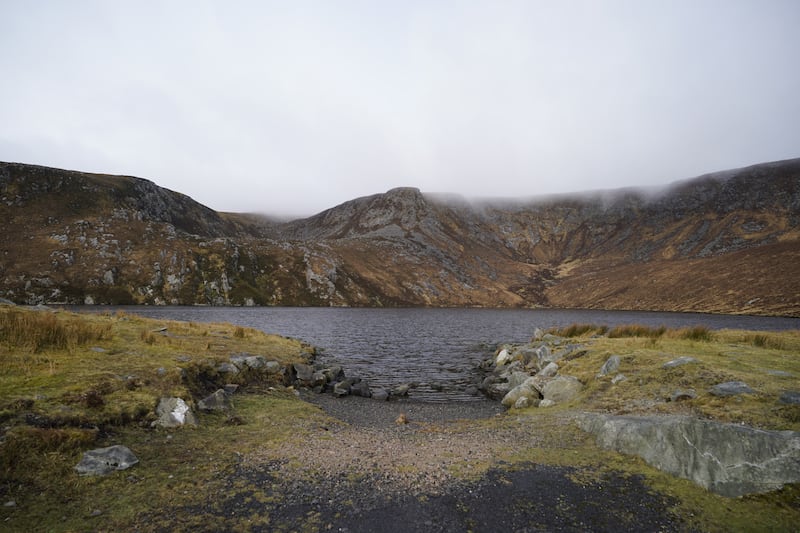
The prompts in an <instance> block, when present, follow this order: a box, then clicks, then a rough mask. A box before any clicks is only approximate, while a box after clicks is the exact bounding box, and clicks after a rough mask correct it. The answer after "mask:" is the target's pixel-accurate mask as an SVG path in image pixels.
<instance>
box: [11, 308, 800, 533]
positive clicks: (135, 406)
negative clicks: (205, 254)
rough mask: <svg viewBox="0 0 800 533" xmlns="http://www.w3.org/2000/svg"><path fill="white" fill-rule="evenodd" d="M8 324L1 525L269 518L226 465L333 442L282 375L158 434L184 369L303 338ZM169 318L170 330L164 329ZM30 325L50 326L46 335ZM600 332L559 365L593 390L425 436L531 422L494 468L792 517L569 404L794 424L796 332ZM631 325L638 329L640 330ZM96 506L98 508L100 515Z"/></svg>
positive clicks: (173, 524) (127, 321) (710, 525)
mask: <svg viewBox="0 0 800 533" xmlns="http://www.w3.org/2000/svg"><path fill="white" fill-rule="evenodd" d="M15 313H16V315H15V316H16V317H17V319H19V318H22V319H24V320H23V321H22V322H25V321H26V320H27V321H28V323H29V326H28V327H29V328H30V329H27V330H24V329H23V331H22V332H23V333H25V334H24V335H17V334H15V333H14V332H13V328H12V327H11V326H9V324H11V325H12V326H13V325H14V324H20V322H19V320H17V321H9V320H6V319H7V318H8V316H9V314H15ZM0 317H2V318H3V319H4V320H5V322H3V327H2V328H0V421H1V422H0V423H2V438H1V439H0V501H2V502H3V503H5V502H7V501H12V500H13V501H14V502H16V506H15V507H5V506H4V507H0V530H2V529H4V528H9V530H17V531H23V530H39V531H46V530H53V531H80V530H125V529H132V528H134V527H140V528H142V529H145V530H152V529H158V528H159V527H165V528H167V529H175V528H178V529H191V528H192V527H193V526H202V528H203V529H205V530H209V529H222V530H224V529H228V530H232V529H236V530H246V529H247V528H249V527H253V526H259V525H261V526H267V525H268V524H269V523H270V517H269V515H268V514H266V511H264V513H263V514H252V513H247V514H245V515H242V516H239V515H237V516H234V515H230V516H228V515H226V514H225V513H223V512H221V511H220V508H219V506H220V505H221V504H220V503H219V502H220V500H221V499H222V498H224V497H228V498H230V497H231V496H232V495H235V494H240V495H241V494H245V495H246V496H247V498H249V499H251V500H254V501H262V500H263V501H264V502H265V503H269V499H270V498H274V496H268V495H267V494H266V493H265V492H263V491H261V490H260V489H258V488H254V487H252V486H246V485H242V484H241V483H240V482H237V481H235V480H236V479H237V478H236V477H235V476H232V473H233V472H234V471H235V469H236V468H237V465H238V464H239V463H240V462H241V461H242V460H246V459H245V458H247V457H254V456H258V457H265V458H267V460H282V459H285V458H286V457H291V454H288V455H287V454H286V452H285V450H290V449H292V448H293V447H300V446H308V445H309V443H310V442H313V441H314V439H319V438H329V437H327V436H326V432H325V431H323V430H322V429H320V428H322V427H323V426H325V425H327V424H329V423H330V420H328V419H327V417H326V415H324V414H323V413H322V412H320V411H319V410H318V409H317V408H316V407H313V406H311V405H309V404H306V403H304V402H302V401H300V400H298V399H297V398H296V397H295V396H294V394H293V393H292V391H291V390H287V389H285V388H284V387H282V386H280V385H277V384H276V385H275V386H273V387H270V388H267V387H262V388H258V389H253V388H251V389H250V390H249V391H247V390H246V391H244V392H243V393H237V395H236V396H234V403H235V410H234V413H233V415H219V414H207V415H203V414H201V415H200V425H199V426H198V427H196V428H184V429H177V430H165V429H152V428H151V427H150V422H151V420H152V419H153V414H152V410H153V407H154V406H155V402H156V400H157V398H158V397H160V396H162V395H178V396H181V397H184V398H186V399H191V398H193V397H196V394H197V392H198V391H197V390H195V389H197V387H198V385H197V382H194V381H192V380H191V379H190V380H188V381H187V380H184V379H181V372H180V370H178V366H179V365H181V366H183V367H188V368H190V369H191V368H199V367H204V368H206V367H212V366H214V363H216V362H218V361H222V360H226V359H227V358H228V357H229V356H230V354H231V353H235V352H241V351H247V352H251V353H258V354H262V355H264V356H265V357H267V358H268V359H276V360H279V361H281V362H282V363H290V362H292V361H299V360H303V359H305V358H307V356H308V351H307V350H308V347H304V346H303V345H301V344H300V343H298V342H296V341H293V340H289V339H285V338H282V337H277V336H270V335H265V334H263V333H260V332H257V331H254V330H249V329H243V328H237V327H236V326H233V325H230V324H216V325H214V324H212V325H208V324H202V325H198V324H191V323H180V322H164V321H153V320H147V319H141V318H137V317H133V316H125V315H115V316H98V315H74V314H70V313H65V312H57V313H50V312H42V311H39V312H33V311H25V310H21V309H14V308H6V307H2V306H0ZM31 317H35V318H31ZM42 317H43V318H42ZM37 320H43V322H42V323H38V322H36V321H37ZM30 324H36V325H30ZM20 327H21V326H20ZM164 327H166V328H167V329H166V331H160V330H161V329H162V328H164ZM37 330H38V331H41V330H44V331H49V332H50V333H49V334H48V335H43V336H40V337H37V335H36V334H35V331H37ZM53 332H61V333H60V334H55V333H53ZM592 333H593V332H592V331H588V332H584V336H583V337H581V338H579V339H576V340H575V342H580V343H582V344H583V345H584V347H585V348H584V349H583V350H581V351H580V352H579V353H580V354H581V355H580V356H579V357H575V358H573V359H571V360H570V361H567V362H564V363H563V364H562V367H561V372H562V373H564V374H572V375H575V376H577V377H579V378H580V379H581V380H583V381H584V382H585V383H586V389H585V390H584V393H583V394H582V395H581V398H580V399H579V400H577V401H576V402H575V403H573V404H571V405H566V406H560V407H558V408H554V409H547V410H544V409H541V410H539V409H529V410H522V411H516V410H512V411H510V412H509V414H508V415H507V416H504V417H498V418H495V419H490V420H478V421H463V422H461V423H459V424H455V425H452V426H449V427H431V428H427V431H430V432H442V433H447V434H449V435H450V436H451V437H452V438H458V435H459V433H461V432H465V433H468V432H472V431H477V430H485V429H486V428H487V426H488V427H489V428H498V429H500V428H503V427H509V426H516V425H519V424H530V425H534V426H535V427H536V428H538V433H539V434H540V438H538V439H537V440H535V441H531V442H529V443H528V444H523V443H516V442H515V443H511V444H510V445H509V446H508V447H507V448H506V449H499V450H497V461H501V460H504V461H508V462H509V463H510V466H508V465H506V467H509V468H518V467H522V465H524V464H526V463H528V462H531V461H533V462H536V463H546V464H560V465H574V466H578V467H580V468H581V472H583V474H582V475H585V476H587V477H589V478H592V477H596V476H601V475H602V473H603V472H604V471H608V470H609V469H611V470H617V471H623V472H628V473H629V474H631V475H645V476H646V477H647V479H648V481H649V483H650V485H651V486H652V487H653V488H654V489H656V490H659V491H661V492H663V493H665V494H668V495H671V496H674V497H676V498H677V499H678V501H680V504H679V505H678V506H677V507H676V509H675V512H677V513H679V514H680V515H681V516H683V517H692V520H694V521H695V523H696V524H697V525H698V526H699V527H700V528H701V529H704V530H719V531H723V530H747V529H751V530H753V529H755V530H791V529H792V528H793V527H795V526H796V524H797V523H798V520H800V489H799V488H798V487H789V488H787V489H784V490H783V491H779V492H776V493H772V494H769V495H765V496H753V497H747V498H739V499H736V500H730V499H726V498H722V497H719V496H715V495H713V494H710V493H708V492H706V491H704V490H702V489H699V488H698V487H696V486H695V485H693V484H692V483H690V482H688V481H685V480H679V479H675V478H672V477H671V476H668V475H666V474H663V473H660V472H658V471H656V470H654V469H652V468H650V467H648V466H647V465H645V464H644V463H643V462H642V461H639V460H638V459H634V458H630V457H625V456H621V455H619V454H615V453H612V452H608V451H604V450H600V449H598V448H597V447H596V446H595V445H594V444H593V442H592V441H591V439H589V438H588V437H587V436H586V435H585V434H583V433H582V432H580V431H579V430H578V429H577V428H576V426H575V424H573V423H572V422H571V414H572V413H573V412H574V411H575V410H576V409H578V410H590V411H592V410H594V411H604V412H617V413H653V412H655V413H662V412H680V413H690V414H694V415H698V416H704V417H712V418H718V419H721V420H726V421H731V422H745V423H748V424H752V425H755V426H759V427H765V428H771V429H794V430H798V429H800V408H799V407H798V406H784V405H781V404H779V403H778V402H777V397H778V396H779V395H780V393H781V391H783V390H786V389H791V388H792V387H794V388H795V389H796V385H797V377H796V376H798V375H800V359H798V358H797V356H796V354H797V352H798V350H800V333H798V332H787V333H765V334H760V333H759V334H756V333H752V332H749V333H748V332H737V331H725V332H718V333H714V334H713V337H712V338H709V337H708V336H704V335H702V334H701V335H697V334H686V333H685V332H684V333H681V332H665V333H663V334H662V335H660V336H657V337H651V336H648V333H647V332H646V331H645V332H639V333H640V336H625V337H621V338H609V337H608V336H601V337H592V336H591V335H592ZM701 333H702V331H701ZM628 334H636V331H635V328H634V329H633V330H632V331H630V332H628ZM37 338H38V341H37V340H36V339H37ZM34 341H35V342H34ZM100 349H102V351H101V350H100ZM610 354H618V355H620V356H621V359H622V365H621V367H620V372H622V373H624V374H625V375H626V376H627V377H628V379H627V381H623V382H621V383H619V384H617V385H611V383H610V377H605V378H601V379H597V378H596V377H595V376H596V373H597V370H598V369H599V367H600V366H601V365H602V363H603V362H604V361H605V359H606V358H607V357H608V356H609V355H610ZM681 355H691V356H692V357H695V358H696V359H697V360H698V362H697V363H694V364H692V365H687V366H684V367H679V368H676V369H673V370H668V371H665V370H664V369H663V368H661V365H662V364H663V363H664V362H666V361H668V360H670V359H674V358H676V357H678V356H681ZM192 365H195V366H192ZM768 371H781V372H785V373H788V374H790V376H791V377H785V376H783V377H782V376H780V375H779V376H776V375H774V374H770V373H769V372H768ZM189 374H190V375H193V374H191V372H190V373H189ZM728 380H742V381H746V382H747V383H748V384H750V386H751V387H753V388H754V389H756V391H757V394H755V395H752V396H746V397H738V398H733V399H730V398H729V399H726V400H720V399H716V398H714V397H712V396H710V395H709V394H708V393H707V388H708V387H709V386H710V384H713V383H715V382H718V381H728ZM675 387H681V388H695V390H696V391H697V393H698V398H697V399H696V400H692V401H689V402H678V403H673V402H665V401H664V397H665V396H666V395H669V393H670V392H671V391H672V390H673V389H674V388H675ZM112 444H124V445H126V446H128V447H129V448H131V449H132V450H133V451H134V453H136V454H137V456H138V457H139V459H140V463H139V464H138V465H136V466H135V467H134V468H132V469H130V470H127V471H124V472H118V473H115V474H111V475H109V476H106V477H102V478H86V477H80V476H78V475H77V474H76V473H75V472H74V470H73V466H74V465H75V464H77V462H78V461H79V459H80V456H81V453H82V452H83V451H85V450H87V449H91V448H94V447H99V446H108V445H112ZM467 462H468V461H467V460H466V459H465V461H464V464H465V465H466V464H467ZM492 466H497V464H486V465H475V464H472V465H470V466H469V468H468V469H465V472H464V474H463V475H464V476H465V477H469V476H475V475H476V473H478V474H479V473H480V472H484V471H485V470H486V469H487V468H489V467H492ZM467 470H468V472H469V473H467ZM264 509H267V507H264ZM95 511H100V513H99V514H98V515H97V516H92V515H93V514H96V513H95ZM298 527H300V526H298ZM312 529H313V527H312Z"/></svg>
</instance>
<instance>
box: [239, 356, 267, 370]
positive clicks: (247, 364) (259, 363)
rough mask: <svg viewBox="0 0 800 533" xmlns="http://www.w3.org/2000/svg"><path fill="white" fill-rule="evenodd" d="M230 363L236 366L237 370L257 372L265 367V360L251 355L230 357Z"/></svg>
mask: <svg viewBox="0 0 800 533" xmlns="http://www.w3.org/2000/svg"><path fill="white" fill-rule="evenodd" d="M230 361H231V363H233V364H234V365H236V367H237V368H238V369H239V370H245V369H248V368H252V369H254V370H258V369H260V368H264V367H266V366H267V360H266V359H264V357H263V356H261V355H252V354H249V353H237V354H233V355H232V356H231V357H230Z"/></svg>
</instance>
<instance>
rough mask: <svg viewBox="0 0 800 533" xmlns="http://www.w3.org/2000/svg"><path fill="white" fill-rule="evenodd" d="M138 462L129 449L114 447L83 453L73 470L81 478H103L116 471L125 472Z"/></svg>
mask: <svg viewBox="0 0 800 533" xmlns="http://www.w3.org/2000/svg"><path fill="white" fill-rule="evenodd" d="M138 462H139V459H138V458H137V457H136V456H135V455H134V454H133V452H132V451H131V450H130V449H129V448H127V447H126V446H120V445H116V446H109V447H108V448H97V449H95V450H89V451H88V452H85V453H84V454H83V458H81V462H80V463H78V464H77V465H75V470H76V471H77V472H78V473H79V474H80V475H82V476H105V475H106V474H110V473H111V472H114V471H116V470H127V469H128V468H130V467H132V466H133V465H135V464H136V463H138Z"/></svg>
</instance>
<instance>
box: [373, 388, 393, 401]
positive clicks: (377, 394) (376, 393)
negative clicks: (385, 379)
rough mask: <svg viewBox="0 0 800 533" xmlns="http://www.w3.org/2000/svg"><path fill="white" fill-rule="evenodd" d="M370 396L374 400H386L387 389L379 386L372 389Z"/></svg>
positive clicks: (387, 396)
mask: <svg viewBox="0 0 800 533" xmlns="http://www.w3.org/2000/svg"><path fill="white" fill-rule="evenodd" d="M372 398H373V399H374V400H380V401H382V402H383V401H386V400H388V399H389V391H387V390H386V389H384V388H382V387H380V388H377V389H375V390H373V391H372Z"/></svg>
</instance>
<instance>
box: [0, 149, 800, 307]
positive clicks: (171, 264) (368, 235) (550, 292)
mask: <svg viewBox="0 0 800 533" xmlns="http://www.w3.org/2000/svg"><path fill="white" fill-rule="evenodd" d="M0 219H2V220H3V221H4V227H3V232H2V235H0V297H4V298H8V299H10V300H13V301H15V302H19V303H147V304H186V305H188V304H205V305H321V306H328V305H336V306H488V307H564V308H604V309H637V310H669V311H708V312H720V313H748V314H775V315H792V316H800V281H798V280H800V159H793V160H787V161H779V162H774V163H765V164H760V165H754V166H751V167H747V168H743V169H738V170H730V171H725V172H719V173H715V174H709V175H706V176H701V177H699V178H694V179H690V180H684V181H680V182H676V183H675V184H673V185H671V186H669V187H666V188H664V189H662V190H660V191H658V192H654V191H640V190H636V189H625V190H619V191H600V192H592V193H585V194H581V195H565V196H552V197H546V198H538V199H533V200H525V201H522V200H520V201H510V200H503V201H500V200H496V201H493V200H489V201H485V202H482V203H470V202H468V201H466V200H463V199H459V198H458V197H456V196H433V195H426V194H423V193H421V192H420V191H419V190H417V189H413V188H401V189H393V190H391V191H388V192H387V193H385V194H377V195H374V196H369V197H364V198H358V199H355V200H352V201H349V202H345V203H344V204H342V205H339V206H336V207H333V208H331V209H328V210H327V211H324V212H322V213H319V214H317V215H315V216H312V217H310V218H306V219H301V220H294V221H291V222H275V221H271V220H269V219H267V218H266V217H260V216H255V215H245V214H232V213H218V212H215V211H213V210H211V209H209V208H207V207H205V206H203V205H201V204H199V203H197V202H195V201H193V200H192V199H191V198H189V197H187V196H185V195H183V194H180V193H177V192H173V191H169V190H167V189H163V188H161V187H158V186H157V185H155V184H154V183H152V182H150V181H147V180H143V179H138V178H133V177H126V176H108V175H98V174H87V173H81V172H73V171H66V170H58V169H52V168H45V167H39V166H33V165H24V164H18V163H0Z"/></svg>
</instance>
